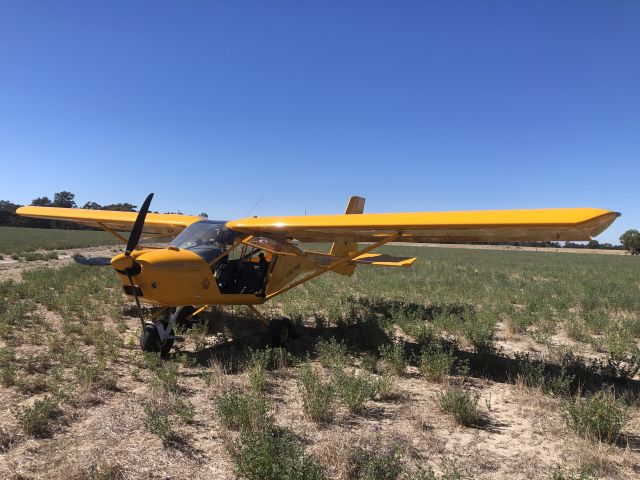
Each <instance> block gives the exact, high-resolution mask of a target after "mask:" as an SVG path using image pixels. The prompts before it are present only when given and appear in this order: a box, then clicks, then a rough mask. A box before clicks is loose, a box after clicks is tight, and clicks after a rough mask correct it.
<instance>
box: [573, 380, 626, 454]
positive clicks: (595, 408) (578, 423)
mask: <svg viewBox="0 0 640 480" xmlns="http://www.w3.org/2000/svg"><path fill="white" fill-rule="evenodd" d="M564 416H565V420H566V421H567V424H568V425H569V427H570V428H572V429H573V430H574V431H575V432H577V433H578V434H579V435H581V436H583V437H586V438H589V439H592V440H600V441H603V442H609V443H614V442H615V441H616V440H617V439H618V437H619V436H620V432H621V431H622V429H623V428H624V425H625V423H626V421H627V409H626V407H625V405H624V404H623V403H622V402H621V401H620V400H619V399H617V398H616V396H615V394H614V393H613V392H611V391H607V390H602V391H599V392H597V393H595V394H593V395H590V396H588V397H585V398H576V400H575V401H573V402H567V403H566V404H565V406H564Z"/></svg>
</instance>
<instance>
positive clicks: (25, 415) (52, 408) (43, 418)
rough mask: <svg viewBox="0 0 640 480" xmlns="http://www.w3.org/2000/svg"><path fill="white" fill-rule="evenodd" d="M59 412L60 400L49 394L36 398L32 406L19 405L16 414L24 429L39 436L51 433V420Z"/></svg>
mask: <svg viewBox="0 0 640 480" xmlns="http://www.w3.org/2000/svg"><path fill="white" fill-rule="evenodd" d="M58 413H59V409H58V402H57V401H56V400H55V399H53V398H51V397H48V396H47V397H44V398H42V399H40V400H36V401H35V402H33V404H32V405H31V406H26V407H19V408H18V410H17V411H16V414H15V415H16V418H17V420H18V425H19V426H20V428H21V429H22V431H23V432H24V433H25V434H27V435H30V436H34V437H37V436H42V435H45V434H47V433H49V430H50V426H51V425H50V424H51V420H52V419H53V418H54V417H56V415H57V414H58Z"/></svg>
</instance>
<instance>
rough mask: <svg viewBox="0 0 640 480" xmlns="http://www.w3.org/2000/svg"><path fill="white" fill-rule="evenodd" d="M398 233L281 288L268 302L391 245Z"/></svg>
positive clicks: (270, 296)
mask: <svg viewBox="0 0 640 480" xmlns="http://www.w3.org/2000/svg"><path fill="white" fill-rule="evenodd" d="M398 235H399V234H397V233H394V234H393V235H390V236H388V237H386V238H384V239H383V240H380V241H379V242H376V243H374V244H371V245H369V246H368V247H365V248H363V249H362V250H359V251H357V252H354V253H353V254H351V255H350V256H349V257H347V258H343V259H341V260H338V261H337V262H333V263H332V264H331V265H329V266H328V267H323V268H321V269H320V270H318V271H316V272H313V273H312V274H310V275H307V276H306V277H304V278H302V279H300V280H298V281H297V282H293V283H292V284H290V285H287V286H286V287H283V288H281V289H280V290H277V291H275V292H273V293H270V294H269V295H267V296H266V300H269V299H270V298H273V297H275V296H276V295H280V294H282V293H284V292H286V291H289V290H291V289H292V288H294V287H297V286H298V285H302V284H303V283H305V282H308V281H309V280H312V279H314V278H316V277H317V276H319V275H322V274H323V273H326V272H329V271H331V270H333V269H335V268H338V267H339V266H340V265H344V264H345V263H349V262H350V261H351V260H353V259H354V258H356V257H359V256H360V255H362V254H363V253H367V252H370V251H371V250H373V249H375V248H378V247H381V246H382V245H384V244H385V243H389V242H393V241H394V240H395V239H396V238H398Z"/></svg>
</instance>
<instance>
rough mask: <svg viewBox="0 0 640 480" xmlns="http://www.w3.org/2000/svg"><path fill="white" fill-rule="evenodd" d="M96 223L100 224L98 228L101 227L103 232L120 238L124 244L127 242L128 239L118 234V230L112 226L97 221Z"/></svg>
mask: <svg viewBox="0 0 640 480" xmlns="http://www.w3.org/2000/svg"><path fill="white" fill-rule="evenodd" d="M98 225H100V228H101V229H103V230H104V231H105V232H108V233H110V234H111V235H113V236H114V237H116V238H117V239H118V240H120V241H121V242H123V243H124V244H126V243H127V242H128V240H127V239H126V238H124V237H123V236H122V235H120V234H119V233H118V232H116V231H115V230H113V229H112V228H109V227H107V226H106V225H105V224H104V223H100V222H98Z"/></svg>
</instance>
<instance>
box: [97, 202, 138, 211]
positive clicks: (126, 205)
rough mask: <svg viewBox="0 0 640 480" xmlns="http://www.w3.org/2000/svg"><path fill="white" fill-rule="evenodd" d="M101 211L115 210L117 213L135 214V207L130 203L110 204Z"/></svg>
mask: <svg viewBox="0 0 640 480" xmlns="http://www.w3.org/2000/svg"><path fill="white" fill-rule="evenodd" d="M102 210H117V211H119V212H135V211H136V206H135V205H132V204H131V203H112V204H110V205H105V206H104V207H102Z"/></svg>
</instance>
